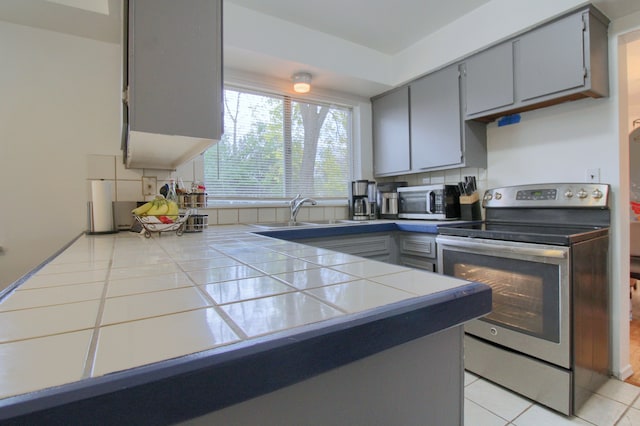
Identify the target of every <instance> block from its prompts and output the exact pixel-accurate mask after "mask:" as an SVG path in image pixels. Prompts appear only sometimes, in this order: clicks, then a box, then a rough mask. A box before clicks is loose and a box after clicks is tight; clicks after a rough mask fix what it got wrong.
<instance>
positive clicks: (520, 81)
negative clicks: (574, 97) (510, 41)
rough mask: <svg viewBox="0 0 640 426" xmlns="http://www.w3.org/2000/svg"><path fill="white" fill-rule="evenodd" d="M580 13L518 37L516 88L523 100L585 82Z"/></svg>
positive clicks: (582, 32) (571, 87) (567, 88)
mask: <svg viewBox="0 0 640 426" xmlns="http://www.w3.org/2000/svg"><path fill="white" fill-rule="evenodd" d="M582 19H583V18H582V14H581V13H577V14H573V15H570V16H567V17H565V18H562V19H560V20H558V21H556V22H552V23H550V24H548V25H545V26H544V27H541V28H538V29H536V30H533V31H531V32H529V33H526V34H524V35H523V36H522V37H521V38H520V40H518V41H516V46H517V47H516V48H517V51H518V60H517V65H516V66H517V68H516V75H517V78H516V88H517V91H518V94H519V97H520V99H521V100H523V101H526V100H528V99H533V98H536V97H540V96H544V95H549V94H552V93H556V92H561V91H564V90H569V89H573V88H576V87H581V86H584V84H585V65H584V41H583V40H584V39H583V34H584V24H583V20H582Z"/></svg>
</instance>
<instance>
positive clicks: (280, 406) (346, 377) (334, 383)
mask: <svg viewBox="0 0 640 426" xmlns="http://www.w3.org/2000/svg"><path fill="white" fill-rule="evenodd" d="M462 338H463V326H462V325H460V326H456V327H452V328H449V329H447V330H443V331H440V332H438V333H435V334H431V335H428V336H425V337H421V338H419V339H415V340H412V341H410V342H407V343H404V344H402V345H399V346H395V347H393V348H391V349H388V350H386V351H383V352H380V353H377V354H375V355H371V356H369V357H366V358H363V359H360V360H358V361H355V362H352V363H349V364H347V365H344V366H342V367H338V368H336V369H333V370H330V371H327V372H325V373H322V374H320V375H318V376H314V377H311V378H309V379H307V380H305V381H302V382H299V383H296V384H294V385H291V386H288V387H285V388H282V389H279V390H276V391H273V392H271V393H268V394H265V395H262V396H259V397H257V398H253V399H250V400H247V401H245V402H241V403H239V404H235V405H232V406H230V407H227V408H223V409H221V410H218V411H214V412H212V413H209V414H206V415H204V416H202V417H198V418H194V419H191V420H189V421H187V422H184V423H182V424H185V425H191V426H193V425H258V424H260V425H280V426H290V425H291V426H293V425H295V426H298V425H308V426H324V425H438V426H459V425H462V424H464V370H463V348H462ZM354 344H356V343H355V342H354ZM292 362H295V360H292Z"/></svg>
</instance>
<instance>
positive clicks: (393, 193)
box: [376, 182, 407, 219]
mask: <svg viewBox="0 0 640 426" xmlns="http://www.w3.org/2000/svg"><path fill="white" fill-rule="evenodd" d="M404 186H407V182H382V183H379V184H378V190H377V195H376V202H377V205H378V216H379V217H380V219H397V218H398V188H400V187H404Z"/></svg>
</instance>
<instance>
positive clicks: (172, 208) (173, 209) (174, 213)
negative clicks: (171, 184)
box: [167, 201, 179, 220]
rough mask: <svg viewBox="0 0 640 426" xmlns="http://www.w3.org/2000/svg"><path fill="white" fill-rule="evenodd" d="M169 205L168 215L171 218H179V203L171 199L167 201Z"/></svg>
mask: <svg viewBox="0 0 640 426" xmlns="http://www.w3.org/2000/svg"><path fill="white" fill-rule="evenodd" d="M167 204H168V205H169V210H167V216H168V217H169V218H170V219H173V220H176V219H177V218H178V212H179V209H178V204H176V202H175V201H169V202H168V203H167Z"/></svg>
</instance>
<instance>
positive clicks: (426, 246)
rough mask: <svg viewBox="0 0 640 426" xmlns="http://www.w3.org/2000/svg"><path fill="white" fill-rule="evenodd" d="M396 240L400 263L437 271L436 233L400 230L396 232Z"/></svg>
mask: <svg viewBox="0 0 640 426" xmlns="http://www.w3.org/2000/svg"><path fill="white" fill-rule="evenodd" d="M396 242H397V244H398V262H397V263H398V265H403V266H408V267H410V268H416V269H424V270H427V271H431V272H437V268H436V265H437V263H438V261H437V258H436V254H437V250H436V236H435V235H431V234H416V233H410V232H399V233H397V234H396Z"/></svg>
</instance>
